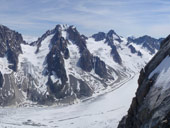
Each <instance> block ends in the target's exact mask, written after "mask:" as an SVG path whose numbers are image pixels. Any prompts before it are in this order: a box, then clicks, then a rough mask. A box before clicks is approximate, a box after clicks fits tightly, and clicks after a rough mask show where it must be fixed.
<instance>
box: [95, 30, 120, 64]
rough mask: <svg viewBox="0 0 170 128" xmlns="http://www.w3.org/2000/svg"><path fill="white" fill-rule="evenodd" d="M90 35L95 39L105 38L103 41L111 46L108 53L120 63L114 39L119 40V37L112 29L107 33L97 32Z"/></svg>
mask: <svg viewBox="0 0 170 128" xmlns="http://www.w3.org/2000/svg"><path fill="white" fill-rule="evenodd" d="M92 37H93V38H94V39H95V41H101V40H105V43H107V44H108V45H109V46H110V47H111V48H112V50H111V52H110V54H111V55H112V57H113V60H114V61H115V62H116V63H118V64H120V65H121V63H122V60H121V57H120V55H119V53H118V51H117V48H116V46H115V43H114V42H115V41H117V42H119V43H120V42H121V41H122V40H121V38H120V37H119V36H118V35H117V34H116V33H115V31H114V30H110V31H109V32H108V33H107V34H105V33H104V32H99V33H97V34H94V35H92Z"/></svg>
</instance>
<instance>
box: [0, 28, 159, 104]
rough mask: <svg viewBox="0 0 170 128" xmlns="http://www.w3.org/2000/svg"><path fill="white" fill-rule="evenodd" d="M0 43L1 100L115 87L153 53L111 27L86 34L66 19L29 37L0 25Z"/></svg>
mask: <svg viewBox="0 0 170 128" xmlns="http://www.w3.org/2000/svg"><path fill="white" fill-rule="evenodd" d="M158 44H159V43H158ZM0 49H1V51H0V66H1V70H0V71H1V72H0V105H1V106H6V105H13V104H21V103H25V102H34V103H38V104H53V103H58V104H62V103H63V104H64V103H70V104H72V103H74V102H77V101H79V100H80V101H81V100H84V99H86V98H87V97H90V96H93V95H97V94H98V93H100V92H102V91H103V90H106V89H109V88H111V89H112V88H116V84H115V83H116V82H118V81H123V80H125V78H130V77H132V76H133V74H134V73H136V72H138V71H139V70H140V69H141V68H142V67H143V66H144V65H145V64H146V63H147V62H148V60H149V59H150V58H151V57H152V54H151V53H150V52H148V50H146V49H145V48H143V47H142V46H141V45H138V44H136V42H132V41H131V42H129V40H128V39H126V38H123V37H122V36H119V35H118V34H117V33H116V32H115V31H114V30H110V31H109V32H108V33H103V32H99V33H97V34H94V35H92V36H91V37H86V36H85V35H81V34H80V33H79V32H78V30H77V29H76V28H75V27H74V26H68V25H56V26H55V28H54V29H51V30H48V31H47V32H45V33H44V34H43V35H42V36H41V37H40V38H38V40H37V41H34V42H32V43H26V42H25V41H24V40H23V39H22V36H21V34H19V33H17V32H15V31H12V30H10V29H9V28H7V27H5V26H1V27H0ZM153 49H154V47H153ZM134 61H135V62H136V63H134Z"/></svg>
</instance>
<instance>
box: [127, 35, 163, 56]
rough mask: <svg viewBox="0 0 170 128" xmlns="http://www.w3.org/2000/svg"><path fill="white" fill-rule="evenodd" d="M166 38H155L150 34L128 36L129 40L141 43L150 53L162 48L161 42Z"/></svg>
mask: <svg viewBox="0 0 170 128" xmlns="http://www.w3.org/2000/svg"><path fill="white" fill-rule="evenodd" d="M163 40H164V38H159V39H155V38H153V37H150V36H148V35H144V36H142V37H138V38H134V37H128V42H129V43H130V42H133V43H135V44H137V45H141V46H142V47H143V48H146V49H147V50H148V51H149V52H150V54H155V53H156V52H157V50H159V48H160V42H161V41H163Z"/></svg>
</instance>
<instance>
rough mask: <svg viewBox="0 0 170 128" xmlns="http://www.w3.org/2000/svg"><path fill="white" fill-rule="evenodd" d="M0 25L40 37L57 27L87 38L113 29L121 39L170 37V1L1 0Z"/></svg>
mask: <svg viewBox="0 0 170 128" xmlns="http://www.w3.org/2000/svg"><path fill="white" fill-rule="evenodd" d="M0 24H3V25H6V26H8V27H10V28H12V29H15V30H16V31H19V32H20V33H22V34H24V35H32V36H40V35H41V34H43V33H44V32H45V31H46V30H48V29H52V28H54V27H55V25H56V24H69V25H75V26H76V27H77V29H78V30H79V31H80V32H81V33H82V34H86V35H91V34H93V33H96V32H98V31H104V32H107V31H108V30H110V29H114V30H115V31H116V32H117V33H118V34H119V35H122V36H129V35H135V36H141V35H145V34H148V35H151V36H153V37H165V36H167V35H168V34H170V0H0Z"/></svg>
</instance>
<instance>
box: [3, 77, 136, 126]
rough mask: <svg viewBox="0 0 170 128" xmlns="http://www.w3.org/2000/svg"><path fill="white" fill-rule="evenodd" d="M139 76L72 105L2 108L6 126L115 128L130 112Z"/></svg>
mask: <svg viewBox="0 0 170 128" xmlns="http://www.w3.org/2000/svg"><path fill="white" fill-rule="evenodd" d="M137 79H138V75H135V77H133V78H132V79H130V80H129V81H128V82H126V83H124V84H123V85H122V86H121V87H120V88H117V89H116V90H114V91H112V92H110V93H106V94H104V95H102V96H98V97H96V98H92V99H89V100H87V101H84V102H82V103H79V104H74V105H71V106H61V107H57V106H51V107H21V108H16V107H14V108H11V107H10V108H1V109H0V127H2V128H5V127H9V128H23V127H24V128H36V127H41V128H55V127H59V128H68V127H69V128H116V127H117V125H118V123H119V121H120V120H121V118H122V117H123V116H124V115H126V114H127V110H128V108H129V106H130V103H131V100H132V98H133V97H134V96H135V91H136V89H137Z"/></svg>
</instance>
